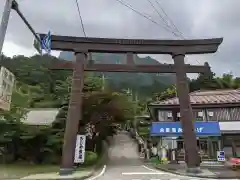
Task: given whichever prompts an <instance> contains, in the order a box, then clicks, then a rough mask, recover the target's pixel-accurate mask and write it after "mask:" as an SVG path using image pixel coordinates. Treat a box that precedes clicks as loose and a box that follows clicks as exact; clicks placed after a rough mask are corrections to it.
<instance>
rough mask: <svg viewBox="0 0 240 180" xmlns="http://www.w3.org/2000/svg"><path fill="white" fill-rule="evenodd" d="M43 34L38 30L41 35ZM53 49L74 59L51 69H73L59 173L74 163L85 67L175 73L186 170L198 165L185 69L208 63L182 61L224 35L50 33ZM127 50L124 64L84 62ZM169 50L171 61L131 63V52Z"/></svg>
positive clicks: (193, 70)
mask: <svg viewBox="0 0 240 180" xmlns="http://www.w3.org/2000/svg"><path fill="white" fill-rule="evenodd" d="M45 35H46V34H40V37H41V39H43V38H44V37H45ZM51 41H52V42H51V43H52V47H51V48H52V50H62V51H72V52H75V55H76V61H75V62H66V63H64V62H63V63H59V64H56V65H55V66H54V67H52V68H51V69H69V70H73V80H72V89H71V96H70V102H69V109H68V116H67V121H66V130H65V135H64V144H63V151H62V163H61V168H60V174H70V173H72V171H73V165H74V150H75V143H76V135H77V132H78V124H79V120H82V107H81V106H82V89H83V78H84V76H83V74H84V71H100V72H143V73H161V72H162V73H176V77H177V91H178V93H177V94H178V97H179V102H180V113H181V123H182V128H183V138H184V143H185V150H186V158H187V159H186V162H187V166H188V170H189V171H195V170H196V169H197V168H198V167H199V165H200V164H199V163H200V162H199V159H198V158H199V155H198V151H197V140H196V134H195V132H194V127H193V123H192V120H193V114H192V107H191V104H190V99H189V95H188V94H189V88H188V83H187V75H186V73H201V72H206V70H209V67H204V66H190V65H185V63H184V57H185V55H186V54H206V53H215V52H216V51H217V49H218V46H219V45H220V44H221V43H222V41H223V38H215V39H199V40H146V39H109V38H85V37H69V36H57V35H52V36H51ZM91 52H100V53H126V54H127V64H125V65H123V64H94V63H92V61H91V62H90V63H88V62H87V54H88V53H91ZM134 53H136V54H169V55H171V56H172V58H173V60H174V65H166V64H164V65H134V63H133V54H134Z"/></svg>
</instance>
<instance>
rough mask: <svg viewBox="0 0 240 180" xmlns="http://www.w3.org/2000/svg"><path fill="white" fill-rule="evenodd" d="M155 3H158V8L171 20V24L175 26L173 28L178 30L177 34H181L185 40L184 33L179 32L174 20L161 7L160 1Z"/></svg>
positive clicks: (157, 0)
mask: <svg viewBox="0 0 240 180" xmlns="http://www.w3.org/2000/svg"><path fill="white" fill-rule="evenodd" d="M155 1H156V3H157V4H158V6H159V7H160V9H161V10H162V12H163V13H164V15H165V16H166V17H167V18H168V19H169V22H170V23H171V24H172V25H173V27H174V28H175V29H176V30H177V32H178V33H180V34H181V36H182V37H183V38H184V36H183V34H182V32H181V31H179V29H178V28H177V26H176V25H175V24H174V22H173V20H172V19H171V18H170V17H169V16H168V14H167V13H166V11H165V10H164V8H163V7H162V6H161V4H160V0H155Z"/></svg>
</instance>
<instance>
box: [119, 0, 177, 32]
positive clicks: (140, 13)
mask: <svg viewBox="0 0 240 180" xmlns="http://www.w3.org/2000/svg"><path fill="white" fill-rule="evenodd" d="M116 1H117V2H119V3H120V4H122V5H123V6H125V7H127V8H129V9H131V10H132V11H134V12H135V13H137V14H138V15H140V16H142V17H144V18H145V19H147V20H149V21H151V22H152V23H154V24H156V25H158V26H160V27H162V28H164V29H165V30H166V31H168V32H171V33H172V34H173V35H175V36H177V37H181V36H180V35H179V34H178V33H176V32H174V31H171V30H169V29H168V27H165V26H163V25H162V24H159V23H158V22H156V21H154V20H153V19H151V17H148V16H147V15H145V14H143V13H142V12H140V11H138V10H136V9H134V8H133V7H132V6H131V5H130V4H126V3H125V2H123V1H122V0H116Z"/></svg>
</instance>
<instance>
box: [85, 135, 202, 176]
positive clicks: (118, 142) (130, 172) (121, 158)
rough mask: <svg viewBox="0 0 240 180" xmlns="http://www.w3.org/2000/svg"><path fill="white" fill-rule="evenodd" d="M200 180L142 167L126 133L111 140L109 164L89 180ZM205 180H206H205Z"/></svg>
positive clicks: (135, 146)
mask: <svg viewBox="0 0 240 180" xmlns="http://www.w3.org/2000/svg"><path fill="white" fill-rule="evenodd" d="M183 179H184V180H200V179H201V178H193V177H186V176H179V175H175V174H170V173H167V172H163V171H159V170H155V169H151V168H149V167H147V166H145V165H144V163H143V162H142V160H141V159H139V155H138V153H137V145H136V143H135V142H134V141H133V140H132V139H131V138H130V137H129V135H128V134H127V132H120V133H119V134H118V135H116V136H115V137H114V138H113V144H112V145H111V147H110V148H109V162H108V163H107V164H106V166H105V167H104V168H103V170H102V171H101V172H99V173H98V174H97V175H96V176H95V177H92V178H90V179H89V180H183ZM205 180H206V179H205Z"/></svg>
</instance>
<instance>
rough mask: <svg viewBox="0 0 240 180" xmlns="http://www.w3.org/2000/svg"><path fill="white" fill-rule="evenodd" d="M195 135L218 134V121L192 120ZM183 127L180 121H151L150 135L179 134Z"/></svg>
mask: <svg viewBox="0 0 240 180" xmlns="http://www.w3.org/2000/svg"><path fill="white" fill-rule="evenodd" d="M194 127H195V132H196V135H197V136H220V135H221V133H220V127H219V123H218V122H194ZM182 133H183V129H182V126H181V123H180V122H153V123H152V127H151V135H152V136H172V137H173V136H181V135H182Z"/></svg>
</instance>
